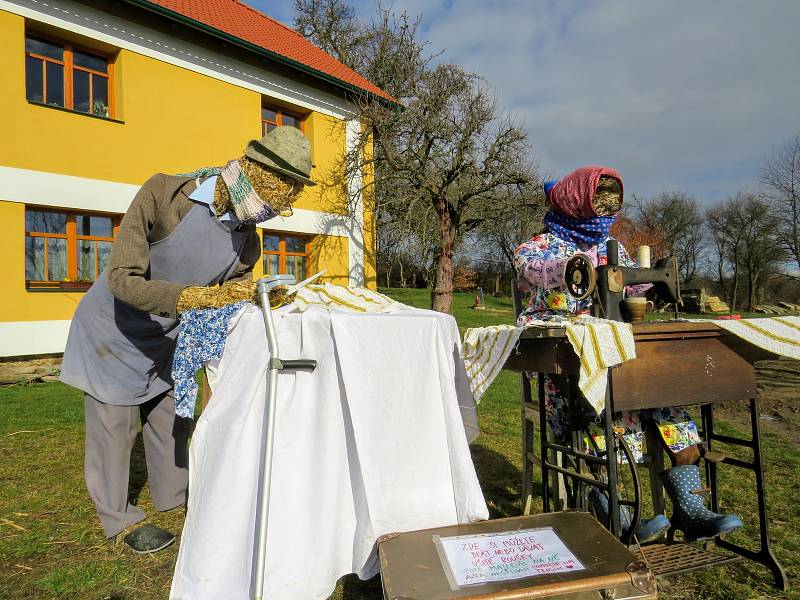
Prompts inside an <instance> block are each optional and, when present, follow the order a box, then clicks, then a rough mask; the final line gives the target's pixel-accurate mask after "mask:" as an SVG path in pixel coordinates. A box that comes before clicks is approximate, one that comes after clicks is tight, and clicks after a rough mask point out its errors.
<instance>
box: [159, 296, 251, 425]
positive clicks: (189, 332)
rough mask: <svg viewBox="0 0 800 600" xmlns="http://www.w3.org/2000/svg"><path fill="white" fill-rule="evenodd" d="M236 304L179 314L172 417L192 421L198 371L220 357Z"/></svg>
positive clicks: (241, 303)
mask: <svg viewBox="0 0 800 600" xmlns="http://www.w3.org/2000/svg"><path fill="white" fill-rule="evenodd" d="M245 304H248V302H237V303H235V304H229V305H228V306H223V307H222V308H200V309H196V310H187V311H186V312H184V313H181V324H180V330H179V332H178V344H177V347H176V349H175V358H174V360H173V362H172V380H173V381H174V382H175V414H176V415H178V416H179V417H184V418H187V419H191V418H193V417H194V405H195V401H196V400H197V381H196V380H195V375H196V374H197V371H198V370H199V369H200V368H201V367H202V366H203V364H205V363H206V362H208V361H210V360H215V359H218V358H220V357H222V351H223V350H224V349H225V340H226V339H227V337H228V323H230V320H231V317H232V316H233V315H234V314H236V311H238V310H239V309H240V308H241V307H242V306H244V305H245Z"/></svg>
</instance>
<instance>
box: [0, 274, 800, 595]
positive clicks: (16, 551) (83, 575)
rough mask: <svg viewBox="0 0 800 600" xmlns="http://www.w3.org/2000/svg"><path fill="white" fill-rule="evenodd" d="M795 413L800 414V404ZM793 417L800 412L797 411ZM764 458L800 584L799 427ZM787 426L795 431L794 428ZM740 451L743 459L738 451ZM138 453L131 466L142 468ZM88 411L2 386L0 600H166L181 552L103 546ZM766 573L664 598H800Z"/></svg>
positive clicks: (727, 483)
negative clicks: (86, 463) (86, 460)
mask: <svg viewBox="0 0 800 600" xmlns="http://www.w3.org/2000/svg"><path fill="white" fill-rule="evenodd" d="M388 293H389V295H391V296H392V297H394V298H396V299H397V300H398V301H400V302H404V303H407V304H410V305H413V306H418V307H422V308H427V307H428V306H429V296H428V292H427V291H426V290H407V289H405V290H389V291H388ZM473 302H474V295H472V294H456V295H455V297H454V302H453V306H454V314H455V315H456V318H457V320H458V323H459V326H460V327H461V328H462V330H463V328H466V327H476V326H481V325H490V324H496V323H510V322H512V316H513V315H512V307H511V300H510V299H502V298H501V299H497V298H492V297H487V298H486V305H487V309H486V310H484V311H477V310H471V309H470V308H469V307H470V306H471V305H472V304H473ZM518 394H519V379H518V376H517V375H516V374H514V373H507V372H503V373H501V375H500V376H499V377H498V378H497V380H496V381H495V382H494V384H493V385H492V387H491V388H490V389H489V390H488V392H487V393H486V394H485V396H484V398H483V400H482V402H481V404H480V406H479V409H478V410H479V416H480V424H481V430H482V431H481V435H480V437H479V438H478V439H477V440H476V442H475V443H474V444H473V445H472V454H473V458H474V460H475V464H476V468H477V470H478V474H479V477H480V480H481V484H482V486H483V489H484V493H485V496H486V499H487V502H488V504H489V507H490V510H491V514H492V516H493V517H499V516H512V515H516V514H520V512H521V510H522V507H521V503H520V498H519V494H520V492H519V490H520V484H521V479H522V475H521V468H522V460H521V442H520V435H521V432H520V422H519V404H518V402H519V399H518ZM795 406H796V405H795ZM795 412H796V411H795ZM720 414H721V416H720V419H719V420H720V421H721V424H720V427H721V428H724V429H725V430H726V431H727V432H728V433H734V432H735V433H739V434H741V432H742V431H746V429H745V425H744V424H745V423H746V422H747V421H746V420H747V414H746V413H742V412H741V411H740V412H735V411H729V412H726V413H720ZM767 425H769V426H768V427H765V429H766V431H765V440H764V457H765V462H766V463H767V465H768V466H769V468H768V472H767V494H768V500H769V506H770V515H771V521H770V527H771V537H772V540H773V543H774V550H775V552H776V554H777V555H778V558H779V559H780V560H781V561H782V562H783V564H784V566H785V567H786V568H787V570H788V572H789V576H790V578H791V579H793V580H794V581H798V578H800V500H799V499H798V495H799V494H800V487H798V484H797V481H798V475H800V443H799V442H798V439H800V433H798V428H797V426H798V425H800V420H792V421H790V422H787V423H784V422H769V423H766V422H765V426H767ZM789 425H791V427H789ZM733 453H734V454H736V452H733ZM142 459H143V453H142V448H141V444H140V443H137V446H136V448H135V449H134V462H135V463H136V464H137V465H141V464H143V460H142ZM82 461H83V406H82V399H81V395H80V393H79V392H77V391H75V390H73V389H71V388H69V387H67V386H64V385H62V384H59V383H48V384H35V385H27V386H11V387H5V388H0V599H2V600H5V599H9V600H15V599H22V598H26V599H28V598H30V599H41V598H87V599H89V598H91V599H98V598H113V599H116V600H123V599H157V598H166V597H167V595H168V591H169V586H170V581H171V577H172V569H173V565H174V562H175V557H176V554H177V547H176V546H173V547H171V548H169V549H168V550H166V551H164V552H161V553H159V554H156V555H154V556H145V557H140V556H136V555H133V554H132V553H130V552H127V551H125V549H124V548H123V547H121V546H119V545H114V544H113V543H109V542H107V541H106V540H105V538H104V536H103V535H102V531H101V529H100V526H99V523H98V521H97V519H96V516H95V514H94V507H93V505H92V503H91V501H90V499H89V497H88V495H87V493H86V489H85V487H84V483H83V473H82ZM751 482H752V479H751V478H750V476H749V475H748V474H747V473H745V474H744V475H743V474H742V472H741V471H738V470H737V471H733V470H732V469H730V468H728V469H726V468H723V469H722V470H721V485H722V489H723V499H724V505H723V507H724V508H725V509H728V510H730V509H733V508H735V509H736V510H737V511H738V512H739V514H741V515H742V517H743V518H744V520H745V522H746V523H748V527H747V528H746V529H745V530H744V531H743V532H741V533H738V534H736V535H735V536H734V537H735V539H737V540H739V541H743V542H744V543H750V540H752V539H754V536H755V535H756V534H757V532H756V531H754V530H753V527H752V526H750V525H749V524H750V523H752V521H753V518H754V515H755V510H756V504H755V497H754V494H753V492H752V483H751ZM132 486H133V487H134V489H136V490H141V493H140V494H139V500H138V502H139V504H140V506H142V508H143V509H144V510H146V511H147V512H148V513H149V514H152V515H154V516H153V520H154V522H155V523H156V524H159V525H161V526H163V527H166V528H168V529H171V530H173V531H179V530H180V528H181V525H182V522H183V514H182V511H180V510H178V511H173V512H171V513H162V514H159V513H153V512H152V506H151V503H150V498H149V494H148V488H147V486H146V485H145V473H144V471H143V470H142V468H139V469H137V470H136V471H134V472H133V473H132ZM770 582H771V579H770V578H769V576H768V574H767V572H766V569H764V568H762V567H760V566H757V565H752V564H751V563H747V562H741V563H738V564H735V565H733V566H729V567H725V568H720V569H715V570H711V571H706V572H702V573H698V574H693V575H687V576H683V577H680V578H676V579H673V580H671V581H670V585H669V588H668V589H666V590H665V591H664V593H663V596H662V597H664V598H667V599H676V600H677V599H683V598H686V599H688V598H698V599H699V598H719V599H722V598H732V599H738V598H787V599H789V598H794V599H800V593H797V592H795V591H790V592H788V593H783V594H782V593H778V592H777V591H776V590H774V589H773V588H772V587H771V585H770ZM380 597H381V595H380V584H379V582H378V581H377V580H372V581H369V582H360V581H358V580H357V579H356V578H354V577H348V578H345V579H344V580H343V581H342V582H340V585H339V586H338V588H337V590H336V592H335V594H334V596H333V598H335V599H337V600H338V599H342V600H378V599H379V598H380Z"/></svg>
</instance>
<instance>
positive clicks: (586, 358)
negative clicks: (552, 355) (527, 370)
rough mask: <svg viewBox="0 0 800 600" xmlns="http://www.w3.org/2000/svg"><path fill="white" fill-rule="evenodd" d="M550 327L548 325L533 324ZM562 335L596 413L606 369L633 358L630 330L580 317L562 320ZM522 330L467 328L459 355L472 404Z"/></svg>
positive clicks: (623, 325) (602, 399)
mask: <svg viewBox="0 0 800 600" xmlns="http://www.w3.org/2000/svg"><path fill="white" fill-rule="evenodd" d="M537 325H540V326H544V327H552V326H553V323H552V322H545V321H541V322H538V323H537V322H534V323H532V324H531V325H530V326H532V327H536V326H537ZM564 325H565V326H566V336H567V339H568V340H569V343H570V344H571V345H572V348H573V349H574V350H575V354H577V355H578V357H579V358H580V361H581V369H580V376H579V378H578V387H579V388H580V389H581V391H582V392H583V395H584V396H586V399H587V400H588V401H589V403H590V404H591V405H592V407H593V408H594V409H595V411H597V412H598V413H600V411H602V410H603V407H604V405H605V395H606V386H607V381H608V378H607V377H606V375H607V373H608V369H609V367H613V366H616V365H619V364H622V363H624V362H626V361H629V360H632V359H634V358H636V349H635V347H634V342H633V331H632V330H631V326H630V325H629V324H627V323H619V322H617V321H609V320H606V319H596V318H594V317H585V316H580V317H577V318H575V319H574V320H570V321H565V322H564ZM523 330H524V328H523V327H514V326H512V325H496V326H494V327H480V328H475V329H467V331H466V332H465V333H464V344H463V346H462V356H463V358H464V366H465V367H466V369H467V376H468V377H469V381H470V387H471V388H472V395H473V396H474V397H475V403H476V404H477V403H478V402H480V399H481V396H483V394H484V392H485V391H486V389H487V388H488V387H489V386H490V385H491V383H492V381H494V379H495V377H497V375H498V374H499V373H500V371H501V369H502V368H503V365H504V364H505V363H506V360H507V359H508V357H509V355H510V354H511V352H512V350H513V349H514V347H515V346H516V344H517V341H518V340H519V336H520V334H521V333H522V331H523Z"/></svg>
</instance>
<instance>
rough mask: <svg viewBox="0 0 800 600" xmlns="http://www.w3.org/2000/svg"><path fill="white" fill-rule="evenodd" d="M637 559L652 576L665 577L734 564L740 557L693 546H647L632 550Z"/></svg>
mask: <svg viewBox="0 0 800 600" xmlns="http://www.w3.org/2000/svg"><path fill="white" fill-rule="evenodd" d="M634 554H635V555H636V556H637V557H640V558H641V557H642V554H644V560H645V562H646V563H647V566H648V567H650V570H651V571H652V572H653V575H655V576H656V577H665V576H669V575H678V574H679V573H688V572H689V571H696V570H698V569H705V568H708V567H716V566H720V565H724V564H726V563H731V562H736V561H737V560H740V559H741V558H742V557H741V556H731V555H730V554H719V553H717V552H709V551H708V550H704V549H703V548H700V547H699V546H695V545H693V544H680V543H678V544H648V545H646V546H642V547H641V551H640V550H639V549H638V548H637V549H636V550H634Z"/></svg>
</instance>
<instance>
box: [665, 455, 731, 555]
mask: <svg viewBox="0 0 800 600" xmlns="http://www.w3.org/2000/svg"><path fill="white" fill-rule="evenodd" d="M659 478H660V479H661V482H662V483H663V484H664V489H666V490H667V495H668V496H669V498H670V500H672V508H673V510H672V517H671V518H670V520H671V521H672V526H673V528H674V529H680V530H681V531H682V532H683V535H684V537H685V538H686V541H687V542H695V541H698V540H708V539H711V538H714V537H716V536H718V535H721V534H723V533H728V532H730V531H733V530H734V529H738V528H739V527H741V526H742V520H741V519H740V518H739V517H737V516H736V515H720V514H717V513H715V512H712V511H710V510H708V509H707V508H706V504H705V501H704V500H703V498H702V497H701V496H700V495H698V494H697V493H696V492H697V491H698V490H700V489H702V487H703V486H702V484H701V482H700V467H698V466H697V465H679V466H677V467H672V468H671V469H668V470H666V471H662V472H661V473H659Z"/></svg>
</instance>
